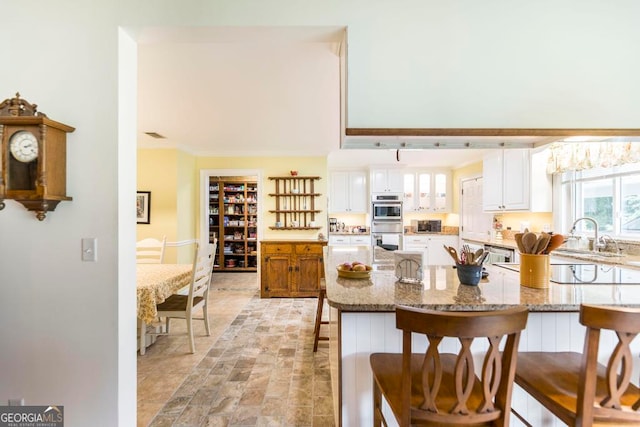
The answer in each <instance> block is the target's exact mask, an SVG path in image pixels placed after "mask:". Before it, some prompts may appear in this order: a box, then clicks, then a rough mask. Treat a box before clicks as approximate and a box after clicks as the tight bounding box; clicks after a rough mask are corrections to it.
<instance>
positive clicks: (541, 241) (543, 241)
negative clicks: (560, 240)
mask: <svg viewBox="0 0 640 427" xmlns="http://www.w3.org/2000/svg"><path fill="white" fill-rule="evenodd" d="M550 240H551V235H550V234H548V233H544V232H543V233H542V234H541V235H540V237H538V242H537V244H536V248H535V251H534V253H536V254H543V253H544V252H545V251H546V249H547V246H549V241H550Z"/></svg>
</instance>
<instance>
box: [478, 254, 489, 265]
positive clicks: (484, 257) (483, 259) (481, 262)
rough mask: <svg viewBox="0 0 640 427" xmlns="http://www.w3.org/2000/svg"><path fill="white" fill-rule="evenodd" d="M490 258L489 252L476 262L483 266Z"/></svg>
mask: <svg viewBox="0 0 640 427" xmlns="http://www.w3.org/2000/svg"><path fill="white" fill-rule="evenodd" d="M488 256H489V251H487V252H483V253H482V255H480V258H479V259H478V261H476V264H478V265H482V264H483V263H484V261H485V260H486V259H487V257H488Z"/></svg>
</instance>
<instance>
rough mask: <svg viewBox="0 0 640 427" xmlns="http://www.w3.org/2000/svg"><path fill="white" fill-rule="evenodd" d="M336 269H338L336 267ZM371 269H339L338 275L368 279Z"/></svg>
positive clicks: (346, 277)
mask: <svg viewBox="0 0 640 427" xmlns="http://www.w3.org/2000/svg"><path fill="white" fill-rule="evenodd" d="M336 270H338V269H337V268H336ZM370 273H371V271H346V270H338V277H344V278H345V279H368V278H369V275H370Z"/></svg>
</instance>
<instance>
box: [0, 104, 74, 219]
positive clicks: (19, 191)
mask: <svg viewBox="0 0 640 427" xmlns="http://www.w3.org/2000/svg"><path fill="white" fill-rule="evenodd" d="M74 130H75V129H74V128H72V127H71V126H67V125H65V124H62V123H59V122H56V121H54V120H51V119H49V118H48V117H47V116H46V114H44V113H41V112H38V111H37V105H36V104H30V103H29V102H27V101H26V100H24V99H21V98H20V94H19V93H16V97H15V98H11V99H6V100H4V101H3V102H2V103H1V104H0V142H1V143H2V151H1V152H0V210H1V209H3V208H4V206H5V204H4V199H13V200H15V201H17V202H19V203H21V204H22V205H23V206H24V207H26V208H27V209H28V210H30V211H35V213H36V217H37V218H38V219H39V220H40V221H42V220H44V219H45V217H46V215H47V212H51V211H54V210H55V208H56V206H57V205H58V203H60V202H61V201H63V200H71V197H68V196H67V195H66V192H67V133H69V132H73V131H74Z"/></svg>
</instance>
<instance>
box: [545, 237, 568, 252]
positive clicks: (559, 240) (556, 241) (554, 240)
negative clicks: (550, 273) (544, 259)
mask: <svg viewBox="0 0 640 427" xmlns="http://www.w3.org/2000/svg"><path fill="white" fill-rule="evenodd" d="M563 243H564V236H563V235H562V234H553V235H551V239H550V240H549V244H548V245H547V247H546V249H545V251H544V253H546V254H548V253H549V252H551V251H553V250H554V249H557V248H559V247H560V246H562V244H563Z"/></svg>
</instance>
